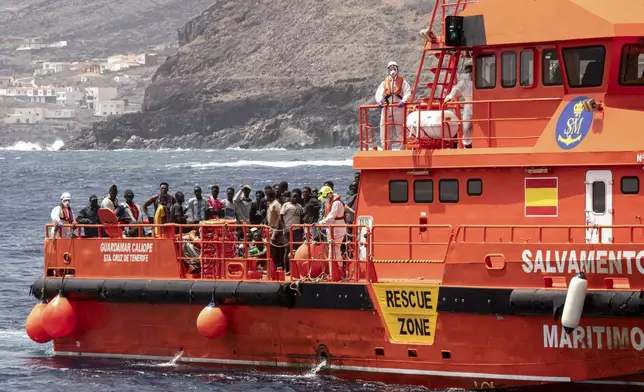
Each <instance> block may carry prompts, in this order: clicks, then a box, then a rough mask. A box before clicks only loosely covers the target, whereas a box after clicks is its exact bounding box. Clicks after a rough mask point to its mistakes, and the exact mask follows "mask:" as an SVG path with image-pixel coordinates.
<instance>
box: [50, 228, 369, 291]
mask: <svg viewBox="0 0 644 392" xmlns="http://www.w3.org/2000/svg"><path fill="white" fill-rule="evenodd" d="M87 228H93V229H96V230H97V233H96V234H97V236H96V237H84V236H83V235H82V234H83V232H84V230H85V229H87ZM126 228H127V229H128V230H125V229H126ZM338 228H341V229H342V230H343V231H344V232H346V233H347V234H348V235H346V236H341V237H340V236H338V235H336V230H334V229H338ZM124 230H125V231H124ZM294 230H301V231H302V232H303V233H304V235H303V236H302V239H301V240H299V237H297V236H296V235H295V234H294ZM61 233H62V234H63V238H64V239H71V238H74V241H104V240H106V239H109V240H110V241H119V240H141V239H146V240H152V241H154V240H171V241H173V242H174V243H175V253H176V261H177V262H178V264H179V271H180V272H179V275H180V278H187V279H221V280H253V279H257V280H279V281H284V280H288V279H286V276H285V275H286V271H287V268H286V267H287V264H286V263H289V264H288V267H290V271H291V278H290V280H291V281H294V280H296V281H310V282H320V281H337V282H358V281H374V280H375V279H376V278H375V274H374V273H373V269H372V268H370V267H369V265H370V263H371V255H370V253H369V252H370V249H371V246H370V243H369V241H370V231H369V228H368V227H366V226H360V225H346V224H344V225H293V227H291V228H290V230H288V231H286V230H272V229H270V228H269V227H268V226H266V225H246V224H234V223H227V222H216V223H214V224H207V223H206V224H204V223H200V224H185V225H179V224H173V223H168V224H147V223H146V224H115V225H102V224H98V225H88V224H74V225H63V226H62V228H61V229H56V226H55V225H53V224H48V225H46V238H47V239H48V240H54V241H55V240H57V239H59V238H61V236H60V234H61ZM126 233H127V235H126ZM356 233H361V235H360V236H358V235H356ZM336 237H337V238H336ZM296 240H298V241H297V242H296ZM334 243H338V244H341V251H340V252H338V254H336V252H335V249H336V248H335V247H334V246H331V247H329V246H328V245H329V244H331V245H333V244H334ZM302 244H306V246H307V247H308V248H307V249H308V250H309V255H310V256H306V257H302V258H300V259H298V258H297V257H295V256H296V252H297V249H298V248H299V247H300V246H301V245H302ZM63 248H64V249H63ZM63 248H61V249H60V251H61V252H63V251H73V250H72V247H71V244H70V247H69V248H67V247H65V246H64V247H63ZM275 252H279V256H276V257H280V256H282V257H283V259H282V260H283V263H279V262H278V260H274V257H273V256H274V253H275ZM54 259H59V257H58V256H56V257H54ZM314 267H316V268H314ZM318 269H319V270H320V271H319V272H317V273H315V274H314V275H311V272H312V271H314V272H315V271H317V270H318ZM300 271H302V273H300Z"/></svg>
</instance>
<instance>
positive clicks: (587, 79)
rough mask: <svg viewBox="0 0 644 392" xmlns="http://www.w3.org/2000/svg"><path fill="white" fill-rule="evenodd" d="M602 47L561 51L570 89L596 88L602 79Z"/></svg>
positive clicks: (604, 51)
mask: <svg viewBox="0 0 644 392" xmlns="http://www.w3.org/2000/svg"><path fill="white" fill-rule="evenodd" d="M605 56H606V48H604V47H603V46H586V47H580V48H566V49H564V50H563V57H564V63H565V64H566V76H567V77H568V84H569V85H570V87H598V86H601V85H602V81H603V79H604V57H605Z"/></svg>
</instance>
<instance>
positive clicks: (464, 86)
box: [444, 64, 472, 148]
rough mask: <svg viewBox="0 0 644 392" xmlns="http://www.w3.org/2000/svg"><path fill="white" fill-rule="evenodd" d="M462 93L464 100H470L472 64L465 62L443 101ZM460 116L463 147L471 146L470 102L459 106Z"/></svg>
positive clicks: (452, 98)
mask: <svg viewBox="0 0 644 392" xmlns="http://www.w3.org/2000/svg"><path fill="white" fill-rule="evenodd" d="M459 95H462V96H463V98H464V100H466V101H471V100H472V64H466V65H465V66H464V67H463V72H461V74H460V75H459V77H458V83H457V84H456V86H454V88H452V91H450V92H449V94H447V96H446V97H445V101H444V102H445V103H448V102H452V101H453V100H454V98H455V97H456V96H459ZM461 118H462V120H463V122H462V123H461V124H462V126H463V146H464V147H465V148H472V140H471V139H470V138H471V137H472V123H471V122H470V121H468V120H472V104H471V103H467V104H464V105H462V106H461Z"/></svg>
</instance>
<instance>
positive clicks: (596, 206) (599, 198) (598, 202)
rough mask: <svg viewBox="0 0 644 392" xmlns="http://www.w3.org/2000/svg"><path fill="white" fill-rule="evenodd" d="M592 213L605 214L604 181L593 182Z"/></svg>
mask: <svg viewBox="0 0 644 392" xmlns="http://www.w3.org/2000/svg"><path fill="white" fill-rule="evenodd" d="M593 212H594V213H595V214H603V213H605V212H606V183H605V182H604V181H595V182H593Z"/></svg>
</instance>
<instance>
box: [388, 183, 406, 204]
mask: <svg viewBox="0 0 644 392" xmlns="http://www.w3.org/2000/svg"><path fill="white" fill-rule="evenodd" d="M408 201H409V184H407V181H406V180H391V181H389V202H390V203H407V202H408Z"/></svg>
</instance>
